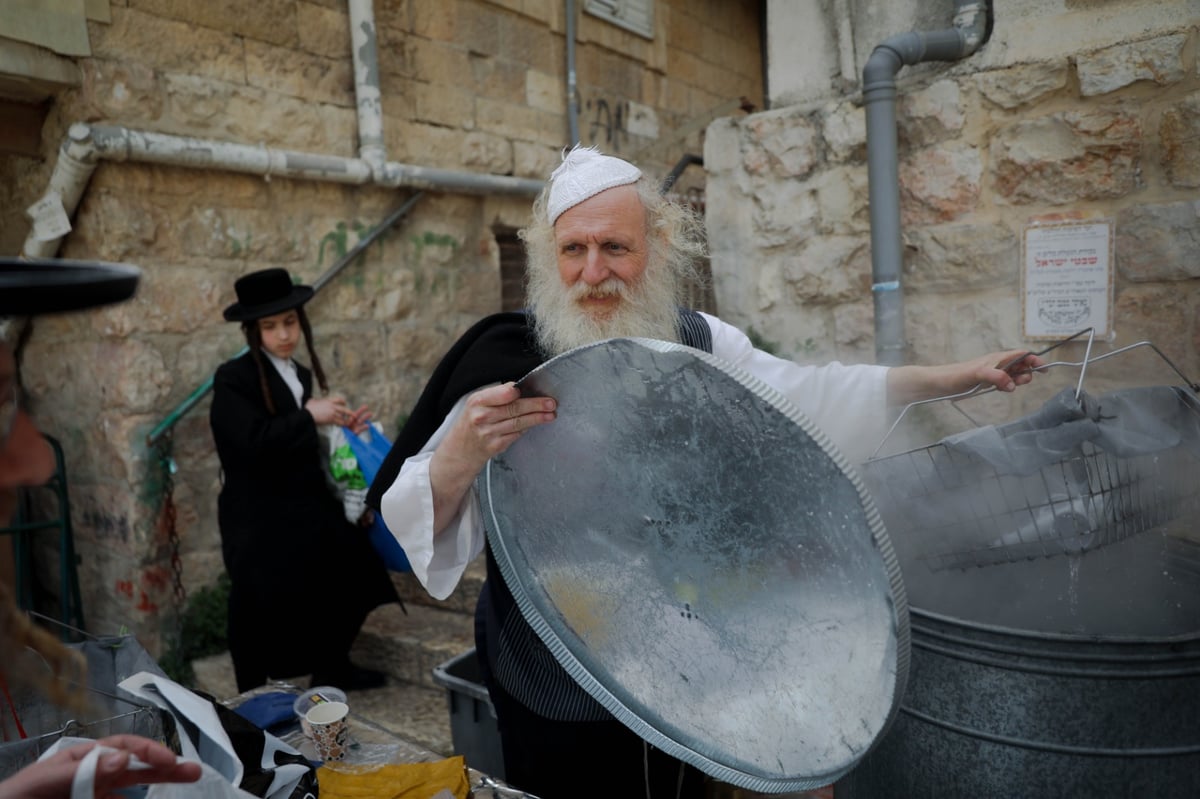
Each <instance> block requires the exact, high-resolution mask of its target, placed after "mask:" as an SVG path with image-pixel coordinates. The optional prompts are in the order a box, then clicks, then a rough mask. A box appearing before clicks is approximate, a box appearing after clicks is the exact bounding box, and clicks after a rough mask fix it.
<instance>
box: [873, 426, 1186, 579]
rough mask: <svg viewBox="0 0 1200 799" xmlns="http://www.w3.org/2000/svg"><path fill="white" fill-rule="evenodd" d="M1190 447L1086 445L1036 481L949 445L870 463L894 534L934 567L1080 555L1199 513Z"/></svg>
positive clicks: (1038, 475)
mask: <svg viewBox="0 0 1200 799" xmlns="http://www.w3.org/2000/svg"><path fill="white" fill-rule="evenodd" d="M1198 465H1200V464H1198V463H1197V460H1196V458H1195V457H1194V456H1193V455H1192V454H1191V453H1190V452H1188V451H1187V450H1186V449H1185V448H1181V447H1177V448H1174V449H1172V450H1168V451H1166V452H1162V453H1156V454H1153V455H1142V456H1138V457H1132V458H1128V457H1118V456H1116V455H1113V454H1112V453H1109V452H1105V451H1103V450H1101V449H1098V448H1097V447H1096V446H1094V445H1092V444H1090V443H1087V442H1085V443H1084V444H1082V445H1081V447H1080V449H1079V451H1078V452H1077V453H1075V454H1073V455H1071V456H1069V457H1067V458H1064V459H1062V460H1060V461H1057V462H1055V463H1051V464H1048V465H1045V466H1043V467H1041V468H1039V469H1038V470H1037V471H1035V472H1034V473H1032V474H1028V475H1018V474H1003V473H1001V472H999V471H997V470H996V468H995V467H994V466H993V465H992V464H991V463H989V462H988V461H986V460H984V459H983V458H980V457H977V456H974V455H971V454H969V453H964V452H961V451H956V450H954V449H952V448H950V447H948V446H946V445H945V444H943V443H938V444H935V445H933V446H930V447H926V448H924V449H918V450H913V451H910V452H904V453H901V454H899V455H894V456H890V457H887V458H881V459H878V460H874V461H868V462H867V463H866V464H865V465H864V466H863V469H862V473H863V479H864V481H865V482H866V484H867V486H868V487H869V488H870V490H871V492H872V494H873V495H874V497H875V500H876V504H877V505H878V507H879V510H880V513H881V514H882V516H883V518H884V523H885V525H886V527H887V529H888V532H889V534H890V535H891V536H892V537H893V538H894V539H897V540H899V539H906V540H907V542H908V543H909V545H910V547H906V548H911V547H912V545H915V548H916V550H917V551H918V553H919V554H918V555H917V557H918V558H919V559H921V560H922V561H924V562H925V563H926V565H927V566H928V567H929V568H930V569H933V570H940V569H962V568H968V567H972V566H987V565H991V564H996V563H1007V562H1012V561H1017V560H1024V559H1030V558H1036V557H1048V556H1053V555H1070V554H1081V553H1083V552H1086V551H1088V550H1090V549H1094V548H1097V547H1102V546H1107V545H1109V544H1114V543H1116V542H1118V541H1121V540H1124V539H1126V538H1128V537H1130V536H1133V535H1136V534H1138V533H1143V532H1146V531H1148V530H1151V529H1153V528H1155V527H1158V526H1159V525H1161V524H1164V523H1165V522H1167V521H1169V520H1171V519H1173V518H1176V517H1177V516H1179V515H1181V514H1183V513H1186V512H1188V511H1189V510H1195V508H1196V506H1197V505H1198V504H1200V503H1198V501H1197V500H1196V498H1195V497H1194V496H1193V493H1194V489H1193V488H1191V487H1190V486H1189V485H1188V483H1190V482H1191V481H1190V480H1188V479H1185V476H1194V475H1196V474H1200V471H1198V470H1197V466H1198Z"/></svg>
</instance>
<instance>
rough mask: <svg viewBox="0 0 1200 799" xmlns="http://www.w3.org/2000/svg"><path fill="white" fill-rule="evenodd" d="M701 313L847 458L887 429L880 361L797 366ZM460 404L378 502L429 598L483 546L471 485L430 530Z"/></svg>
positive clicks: (723, 354) (745, 363) (719, 350)
mask: <svg viewBox="0 0 1200 799" xmlns="http://www.w3.org/2000/svg"><path fill="white" fill-rule="evenodd" d="M701 315H702V316H703V317H704V319H705V321H707V322H708V325H709V327H710V328H711V329H712V334H713V355H715V356H716V357H718V358H720V359H722V360H724V361H727V362H728V363H730V364H732V365H734V366H737V367H738V368H740V369H742V370H744V371H746V372H748V373H749V374H750V375H752V376H753V377H757V378H758V379H759V380H762V381H763V382H764V383H766V384H767V385H769V386H771V387H772V388H774V389H775V390H776V391H778V392H780V393H781V394H783V395H784V396H785V397H787V398H788V399H789V400H790V401H791V402H792V403H793V404H794V405H795V406H796V407H797V408H799V409H800V411H802V412H803V413H804V414H805V415H806V416H808V418H809V419H811V420H812V421H813V422H814V423H815V424H816V425H817V426H818V427H820V428H821V429H822V430H823V431H824V432H825V434H826V435H828V436H829V438H830V439H831V440H832V441H833V443H834V445H835V446H837V448H838V449H840V450H841V451H842V454H843V455H845V456H846V458H847V460H849V461H850V462H851V463H855V464H856V463H861V462H862V461H864V460H866V458H867V457H869V456H870V454H871V451H872V450H873V449H874V448H875V447H876V446H878V444H879V442H880V441H881V440H882V439H883V436H884V435H885V434H886V433H887V427H888V424H889V420H888V418H887V416H888V413H887V372H888V369H887V367H886V366H870V365H863V366H845V365H843V364H840V363H836V362H835V363H830V364H826V365H824V366H802V365H800V364H797V363H794V362H792V361H788V360H784V359H782V358H777V357H775V356H774V355H769V354H767V353H765V352H763V351H762V350H758V349H755V348H754V345H753V344H751V343H750V339H749V338H747V336H746V334H745V333H742V331H740V330H738V329H737V328H736V327H733V326H732V325H729V324H726V323H725V322H722V321H721V320H720V319H717V318H716V317H714V316H709V315H708V314H701ZM465 404H466V397H461V398H460V399H459V400H458V402H457V403H456V404H455V405H454V407H453V408H452V409H451V410H450V413H449V414H448V415H447V417H446V420H445V421H444V422H443V423H442V426H441V427H439V428H438V429H437V431H436V432H435V433H434V434H433V436H432V437H431V438H430V439H429V441H427V442H426V443H425V446H424V448H422V450H421V451H420V452H419V453H417V454H416V455H414V456H412V457H411V458H409V459H408V460H406V461H405V462H404V465H403V466H402V467H401V469H400V474H399V475H398V476H397V477H396V480H395V481H394V482H393V483H392V485H391V486H390V487H389V488H388V489H387V491H385V492H384V494H383V497H382V499H381V500H380V510H381V512H382V513H383V520H384V522H386V523H387V526H388V529H389V530H391V531H392V535H394V536H395V537H396V540H397V541H398V542H399V543H400V546H401V547H403V548H404V552H405V554H406V555H408V561H409V563H411V564H412V568H413V574H415V575H416V576H417V579H419V580H420V581H421V584H422V585H423V586H425V590H426V591H428V592H429V594H430V595H431V596H433V597H434V598H435V599H445V598H446V597H447V596H449V595H450V593H451V592H452V591H453V590H454V587H455V586H456V585H458V581H459V580H460V579H461V578H462V574H463V571H464V570H465V569H466V567H467V564H469V563H470V562H471V561H472V560H474V558H475V557H477V556H478V555H479V553H480V552H482V551H483V544H484V529H483V512H482V510H481V508H480V505H479V497H478V496H477V494H476V491H475V488H474V486H472V487H471V490H470V491H469V492H468V494H467V496H466V498H465V499H464V500H463V504H462V506H461V507H460V508H459V511H458V515H457V516H456V517H455V518H454V519H453V520H452V521H451V522H450V524H449V525H448V526H447V527H446V529H445V530H443V531H442V533H441V534H440V535H438V536H437V537H436V538H435V537H434V535H433V491H432V489H431V487H430V483H429V461H430V459H431V458H432V457H433V451H434V450H435V449H437V446H438V444H440V443H441V442H442V439H444V438H445V437H446V433H447V432H448V431H449V429H450V427H451V426H452V425H453V424H454V422H455V420H456V419H457V418H458V417H459V415H460V414H461V413H462V410H463V406H464V405H465Z"/></svg>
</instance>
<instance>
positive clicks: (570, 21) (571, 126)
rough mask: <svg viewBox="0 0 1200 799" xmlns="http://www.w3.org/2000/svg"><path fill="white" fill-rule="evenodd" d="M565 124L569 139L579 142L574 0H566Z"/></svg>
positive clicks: (572, 144) (571, 143)
mask: <svg viewBox="0 0 1200 799" xmlns="http://www.w3.org/2000/svg"><path fill="white" fill-rule="evenodd" d="M567 126H568V130H569V131H570V136H571V141H570V142H568V143H567V146H568V147H574V146H575V145H576V144H579V90H578V86H577V85H576V83H575V0H567Z"/></svg>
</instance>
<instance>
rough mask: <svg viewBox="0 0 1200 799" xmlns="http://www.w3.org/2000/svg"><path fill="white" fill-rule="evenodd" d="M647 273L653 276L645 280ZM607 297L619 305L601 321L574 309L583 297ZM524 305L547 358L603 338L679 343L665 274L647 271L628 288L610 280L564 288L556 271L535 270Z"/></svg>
mask: <svg viewBox="0 0 1200 799" xmlns="http://www.w3.org/2000/svg"><path fill="white" fill-rule="evenodd" d="M651 272H657V273H659V276H657V277H650V275H651ZM612 295H616V296H619V297H620V298H621V300H620V302H619V303H618V304H617V307H616V309H615V310H612V311H610V312H608V313H607V314H606V315H605V316H603V317H597V316H593V315H592V314H590V313H588V312H587V311H585V310H584V309H583V307H582V306H581V305H580V304H579V301H580V300H581V299H582V298H584V297H586V296H592V297H602V296H612ZM529 304H530V307H531V308H532V309H533V316H534V319H535V320H536V322H537V325H536V331H537V339H538V344H539V345H540V346H541V348H542V351H543V352H544V353H545V354H546V355H547V356H549V357H554V356H555V355H561V354H562V353H564V352H566V351H567V350H571V349H574V348H576V347H581V346H583V345H585V344H594V343H596V342H597V341H603V340H604V339H608V338H655V339H660V340H663V341H675V342H678V341H679V332H678V324H679V310H678V306H677V302H676V297H675V285H674V280H673V279H672V277H671V275H670V273H669V272H668V271H667V270H666V269H651V268H650V267H649V266H648V267H647V269H646V270H645V271H644V272H643V273H642V276H641V279H640V280H639V281H638V282H637V283H636V284H634V285H632V286H630V285H626V284H625V283H624V282H622V281H621V280H619V279H618V278H615V277H611V278H609V279H608V280H606V281H604V282H603V283H601V284H600V285H598V286H588V285H587V284H585V283H576V284H575V285H573V286H564V285H563V284H562V281H561V280H560V279H559V276H558V270H557V269H545V270H535V271H533V272H531V275H530V279H529Z"/></svg>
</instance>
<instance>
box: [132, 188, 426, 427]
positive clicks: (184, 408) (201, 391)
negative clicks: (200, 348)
mask: <svg viewBox="0 0 1200 799" xmlns="http://www.w3.org/2000/svg"><path fill="white" fill-rule="evenodd" d="M424 194H425V193H424V192H421V191H419V192H417V193H416V194H414V195H413V196H411V197H409V198H408V199H407V200H405V201H404V203H403V204H402V205H401V206H400V207H399V208H397V209H396V210H395V211H393V212H392V213H391V214H390V215H389V216H388V217H387V218H386V219H384V220H383V222H381V223H380V224H378V225H376V226H375V227H373V228H371V230H370V231H368V232H367V234H366V235H365V236H364V237H363V238H361V239H359V241H358V243H357V244H355V245H354V247H352V248H351V249H350V251H349V252H347V253H346V254H345V255H343V256H342V257H341V258H340V259H338V261H337V262H336V263H335V264H334V265H333V266H331V267H329V269H327V270H325V274H323V275H321V276H320V277H319V278H317V279H316V280H315V281H314V282H313V294H314V296H315V295H316V293H317V292H319V291H320V290H321V289H322V288H324V286H325V285H326V284H327V283H329V281H331V280H333V279H334V278H335V277H337V274H338V273H339V272H341V271H342V270H343V269H345V268H346V267H347V266H349V265H350V263H351V262H352V261H354V259H355V258H357V257H358V256H359V255H361V254H362V252H363V251H364V250H366V249H367V247H369V246H371V245H372V244H374V243H375V240H376V239H377V238H379V237H380V236H381V235H382V234H383V233H384V231H386V230H389V229H391V227H392V225H394V224H396V222H398V221H399V220H400V218H401V217H403V216H404V215H405V214H407V213H408V212H409V210H410V209H411V208H412V207H413V206H414V205H416V203H417V200H419V199H421V197H422V196H424ZM247 349H248V348H247V347H244V346H243V347H242V348H241V349H240V350H238V352H237V354H236V355H234V356H233V357H235V358H237V357H239V356H241V355H242V354H243V353H245V352H246V350H247ZM212 387H213V377H212V376H211V375H210V376H209V377H208V379H207V380H205V381H204V382H203V383H201V384H200V386H199V387H197V388H196V390H195V391H193V392H192V393H191V394H189V395H188V397H187V399H185V400H184V401H183V402H181V403H179V405H177V406H176V407H175V410H173V411H171V412H170V413H169V414H167V416H166V418H164V419H163V420H162V421H161V422H159V423H158V425H157V426H155V428H154V429H153V430H151V431H150V432H149V433H147V434H146V445H147V446H150V447H153V446H154V445H155V444H156V443H157V442H158V440H159V439H161V438H162V437H163V436H164V435H166V434H167V433H168V432H169V431H170V430H171V428H173V427H174V426H175V425H176V424H178V423H179V420H180V419H182V418H183V417H184V416H185V415H186V414H187V413H188V411H190V410H191V409H192V408H194V407H196V405H197V404H199V402H200V400H202V399H204V397H205V395H207V394H208V392H209V391H212Z"/></svg>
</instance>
